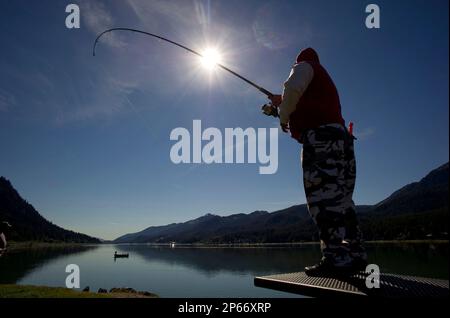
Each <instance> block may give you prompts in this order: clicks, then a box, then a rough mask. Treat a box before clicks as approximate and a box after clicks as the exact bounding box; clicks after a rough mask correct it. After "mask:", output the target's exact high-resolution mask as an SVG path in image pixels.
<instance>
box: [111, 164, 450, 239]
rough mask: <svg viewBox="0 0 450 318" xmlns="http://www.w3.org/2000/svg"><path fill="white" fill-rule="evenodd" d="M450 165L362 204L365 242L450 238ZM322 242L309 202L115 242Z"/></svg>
mask: <svg viewBox="0 0 450 318" xmlns="http://www.w3.org/2000/svg"><path fill="white" fill-rule="evenodd" d="M448 179H449V164H448V163H446V164H444V165H442V166H440V167H439V168H437V169H435V170H433V171H432V172H430V173H429V174H428V175H427V176H426V177H424V178H423V179H422V180H420V181H419V182H414V183H411V184H409V185H407V186H405V187H403V188H401V189H399V190H397V191H395V192H394V193H393V194H392V195H391V196H389V197H388V198H386V199H385V200H383V201H381V202H380V203H378V204H375V205H373V206H371V205H359V206H357V210H358V213H359V215H360V220H361V227H362V229H363V232H364V235H365V239H368V240H374V239H424V238H436V237H437V238H442V237H447V238H448V234H447V232H448ZM316 239H317V231H316V228H315V225H314V224H313V222H312V220H311V218H310V217H309V214H308V211H307V207H306V205H305V204H302V205H295V206H292V207H289V208H287V209H283V210H279V211H275V212H272V213H269V212H267V211H255V212H253V213H250V214H243V213H241V214H234V215H230V216H223V217H222V216H218V215H213V214H206V215H204V216H202V217H199V218H197V219H194V220H191V221H187V222H184V223H173V224H169V225H164V226H152V227H148V228H146V229H144V230H143V231H140V232H137V233H130V234H126V235H123V236H121V237H119V238H117V239H116V240H114V242H115V243H167V242H171V241H175V242H179V243H276V242H299V241H311V240H316Z"/></svg>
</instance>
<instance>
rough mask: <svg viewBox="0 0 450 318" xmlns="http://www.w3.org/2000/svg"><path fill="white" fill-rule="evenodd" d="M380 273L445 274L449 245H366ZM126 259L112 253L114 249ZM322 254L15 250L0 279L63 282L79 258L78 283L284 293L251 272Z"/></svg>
mask: <svg viewBox="0 0 450 318" xmlns="http://www.w3.org/2000/svg"><path fill="white" fill-rule="evenodd" d="M367 249H368V252H369V256H370V262H372V263H375V264H377V265H379V267H380V269H381V270H382V271H383V272H390V273H401V274H405V275H417V276H425V277H434V278H446V279H448V277H449V273H448V265H449V256H448V244H367ZM115 251H118V253H125V254H129V258H117V259H115V258H114V252H115ZM319 257H320V250H319V246H318V245H311V244H310V245H301V246H295V247H258V248H229V247H227V248H223V247H221V248H217V247H214V248H194V247H182V246H178V245H177V246H176V247H175V248H170V247H169V246H166V247H155V246H149V245H98V246H78V247H75V246H74V247H65V248H61V247H59V248H56V247H55V248H40V249H29V250H20V251H19V250H18V251H15V252H11V253H8V254H7V256H6V257H2V258H0V283H18V284H32V285H47V286H65V285H64V284H65V278H66V275H67V274H66V273H65V267H66V266H67V264H77V265H79V267H80V271H81V288H83V287H85V286H90V287H91V290H97V289H98V288H106V289H109V288H112V287H132V288H135V289H138V290H148V291H151V292H154V293H157V294H159V295H160V296H162V297H286V296H292V295H290V294H286V293H281V292H275V291H271V290H267V289H263V288H257V287H254V286H253V278H254V276H260V275H269V274H275V273H283V272H294V271H301V270H302V269H303V267H304V266H305V265H309V264H313V263H315V262H316V261H317V260H318V259H319Z"/></svg>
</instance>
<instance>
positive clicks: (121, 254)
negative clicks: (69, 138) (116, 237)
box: [114, 251, 129, 258]
mask: <svg viewBox="0 0 450 318" xmlns="http://www.w3.org/2000/svg"><path fill="white" fill-rule="evenodd" d="M128 256H129V255H128V253H117V251H115V252H114V258H128Z"/></svg>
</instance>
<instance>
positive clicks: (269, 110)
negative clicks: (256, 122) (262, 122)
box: [261, 103, 279, 117]
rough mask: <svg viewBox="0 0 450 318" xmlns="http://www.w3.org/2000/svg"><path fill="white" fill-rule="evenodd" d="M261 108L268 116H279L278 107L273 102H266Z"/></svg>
mask: <svg viewBox="0 0 450 318" xmlns="http://www.w3.org/2000/svg"><path fill="white" fill-rule="evenodd" d="M261 110H262V112H263V114H264V115H267V116H273V117H279V115H278V109H277V107H276V106H275V105H273V104H272V103H268V104H264V105H263V106H262V107H261Z"/></svg>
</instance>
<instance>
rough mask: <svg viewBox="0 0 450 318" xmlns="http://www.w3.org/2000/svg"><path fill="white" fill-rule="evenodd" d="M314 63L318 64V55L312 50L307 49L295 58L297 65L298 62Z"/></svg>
mask: <svg viewBox="0 0 450 318" xmlns="http://www.w3.org/2000/svg"><path fill="white" fill-rule="evenodd" d="M304 61H306V62H308V61H309V62H316V63H320V60H319V55H318V54H317V52H316V51H315V50H314V49H313V48H310V47H309V48H307V49H304V50H302V51H301V52H300V54H299V55H298V56H297V63H300V62H304Z"/></svg>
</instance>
